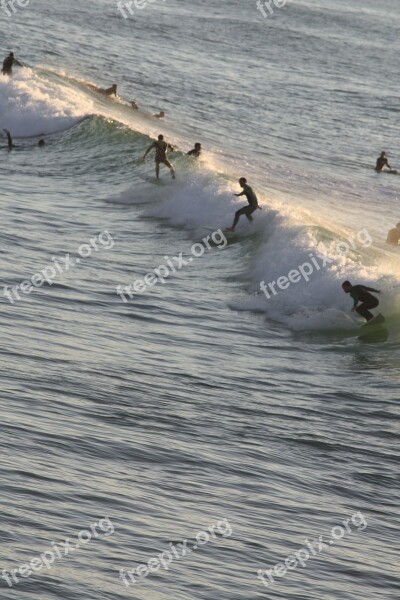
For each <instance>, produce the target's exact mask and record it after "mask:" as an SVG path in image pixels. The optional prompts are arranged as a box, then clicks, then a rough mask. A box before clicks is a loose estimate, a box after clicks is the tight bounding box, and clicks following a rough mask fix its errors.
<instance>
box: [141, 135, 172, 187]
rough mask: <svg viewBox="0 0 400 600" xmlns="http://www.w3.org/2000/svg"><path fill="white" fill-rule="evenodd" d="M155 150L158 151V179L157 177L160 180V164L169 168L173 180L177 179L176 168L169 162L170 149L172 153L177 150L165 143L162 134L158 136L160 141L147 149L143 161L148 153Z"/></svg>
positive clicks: (156, 158)
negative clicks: (168, 153)
mask: <svg viewBox="0 0 400 600" xmlns="http://www.w3.org/2000/svg"><path fill="white" fill-rule="evenodd" d="M153 149H154V150H155V151H156V155H155V160H156V177H157V179H159V178H160V164H161V163H162V164H164V165H166V166H167V167H168V169H169V170H170V171H171V175H172V179H175V171H174V167H173V166H172V165H171V163H170V162H169V160H168V158H167V152H168V149H170V150H172V152H174V150H175V148H174V147H173V146H171V144H168V143H167V142H165V141H164V136H163V135H161V134H160V135H159V136H158V140H157V141H156V142H153V143H152V144H151V146H149V147H148V148H147V150H146V152H145V153H144V155H143V158H142V160H144V159H145V158H146V156H147V155H148V153H149V152H150V150H153Z"/></svg>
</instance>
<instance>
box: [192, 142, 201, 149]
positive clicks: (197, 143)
mask: <svg viewBox="0 0 400 600" xmlns="http://www.w3.org/2000/svg"><path fill="white" fill-rule="evenodd" d="M194 147H195V149H196V150H201V144H200V142H196V143H195V145H194Z"/></svg>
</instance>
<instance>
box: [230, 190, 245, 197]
mask: <svg viewBox="0 0 400 600" xmlns="http://www.w3.org/2000/svg"><path fill="white" fill-rule="evenodd" d="M233 195H234V196H244V195H245V192H244V191H243V192H240V193H239V194H233Z"/></svg>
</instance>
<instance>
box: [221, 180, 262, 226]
mask: <svg viewBox="0 0 400 600" xmlns="http://www.w3.org/2000/svg"><path fill="white" fill-rule="evenodd" d="M239 185H241V187H242V188H243V192H240V193H239V194H234V196H246V198H247V202H248V203H249V205H248V206H243V208H239V210H237V211H236V212H235V218H234V220H233V224H232V227H228V228H227V229H226V231H232V232H233V231H235V227H236V225H237V224H238V221H239V219H240V217H241V216H242V215H246V217H247V218H248V220H249V221H250V222H251V221H252V220H253V217H252V216H251V215H252V213H253V212H254V211H255V210H257V208H260V207H259V206H258V199H257V196H256V195H255V193H254V191H253V189H252V188H251V187H250V186H249V185H248V183H247V179H246V177H241V178H240V179H239Z"/></svg>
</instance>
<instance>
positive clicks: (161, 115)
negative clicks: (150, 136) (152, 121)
mask: <svg viewBox="0 0 400 600" xmlns="http://www.w3.org/2000/svg"><path fill="white" fill-rule="evenodd" d="M153 117H155V118H156V119H163V118H164V117H165V112H164V111H163V110H161V111H160V112H159V113H157V114H156V115H153Z"/></svg>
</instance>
